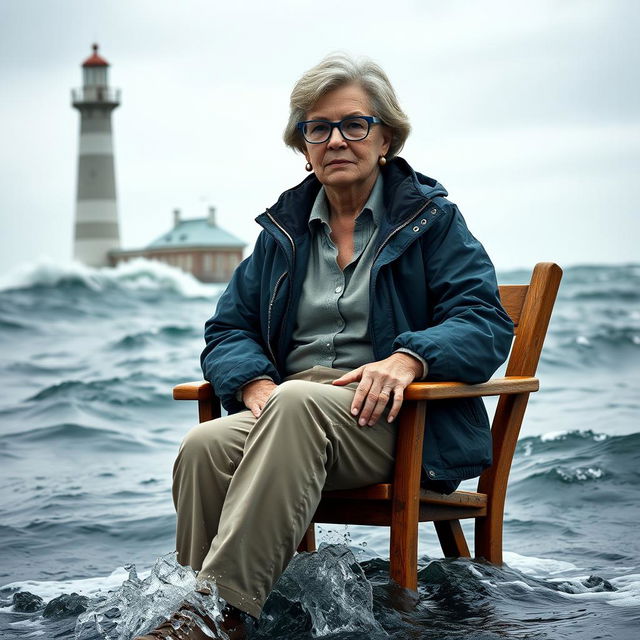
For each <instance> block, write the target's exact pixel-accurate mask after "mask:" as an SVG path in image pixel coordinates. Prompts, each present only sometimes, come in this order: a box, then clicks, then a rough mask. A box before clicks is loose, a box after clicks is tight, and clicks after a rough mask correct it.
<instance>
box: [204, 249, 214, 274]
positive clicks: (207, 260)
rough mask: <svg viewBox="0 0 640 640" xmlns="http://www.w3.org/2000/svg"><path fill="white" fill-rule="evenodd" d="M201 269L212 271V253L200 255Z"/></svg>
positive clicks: (206, 271)
mask: <svg viewBox="0 0 640 640" xmlns="http://www.w3.org/2000/svg"><path fill="white" fill-rule="evenodd" d="M202 270H203V271H204V272H205V273H210V272H211V271H213V254H212V253H205V254H203V256H202Z"/></svg>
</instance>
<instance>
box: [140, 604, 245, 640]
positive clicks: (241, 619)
mask: <svg viewBox="0 0 640 640" xmlns="http://www.w3.org/2000/svg"><path fill="white" fill-rule="evenodd" d="M254 623H255V618H253V617H252V616H250V615H249V614H247V613H244V611H240V609H236V607H233V606H232V605H230V604H227V605H225V606H224V607H223V609H222V611H221V612H220V619H219V620H214V619H213V618H211V617H210V616H209V615H207V614H206V613H202V612H201V611H198V610H197V609H196V608H195V607H194V606H193V605H192V604H191V603H189V602H183V603H182V604H181V605H180V608H179V609H178V610H177V611H176V612H175V613H174V614H173V615H172V616H171V617H170V618H169V619H168V620H166V621H165V622H163V623H162V624H160V625H159V626H158V627H156V628H155V629H154V630H153V631H149V633H147V634H145V635H143V636H137V637H136V638H134V640H211V638H228V640H245V638H248V634H249V632H250V631H251V629H252V628H253V624H254ZM202 627H205V628H206V629H207V630H208V631H209V635H207V633H205V631H203V628H202ZM221 632H222V633H224V635H221Z"/></svg>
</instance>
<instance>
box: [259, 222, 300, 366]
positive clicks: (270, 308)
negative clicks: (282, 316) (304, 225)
mask: <svg viewBox="0 0 640 640" xmlns="http://www.w3.org/2000/svg"><path fill="white" fill-rule="evenodd" d="M265 213H266V214H267V216H268V218H269V220H271V222H273V224H274V225H275V226H276V227H278V229H280V231H281V232H282V233H283V234H284V235H285V236H287V238H288V239H289V242H290V243H291V250H292V252H293V256H292V260H291V264H292V265H293V263H294V261H295V259H296V245H295V243H294V242H293V238H292V237H291V236H290V235H289V233H288V231H287V230H286V229H285V228H284V227H283V226H282V225H281V224H280V223H279V222H278V221H277V220H276V219H275V218H274V217H273V216H272V215H271V212H270V211H269V209H266V211H265ZM288 273H289V272H288V271H285V272H284V273H283V274H282V275H281V276H280V277H279V278H278V280H277V281H276V286H275V287H274V289H273V295H272V296H271V300H270V301H269V310H268V312H267V347H268V348H269V353H270V354H271V359H272V360H273V364H274V365H275V366H276V367H277V366H278V365H277V362H276V356H275V354H274V353H273V349H272V348H271V311H272V309H273V304H274V302H275V300H276V296H277V295H278V290H279V288H280V283H281V282H282V281H283V280H284V278H285V277H286V276H287V275H288ZM289 291H291V287H289ZM290 300H291V295H289V298H288V299H287V309H288V308H289V301H290Z"/></svg>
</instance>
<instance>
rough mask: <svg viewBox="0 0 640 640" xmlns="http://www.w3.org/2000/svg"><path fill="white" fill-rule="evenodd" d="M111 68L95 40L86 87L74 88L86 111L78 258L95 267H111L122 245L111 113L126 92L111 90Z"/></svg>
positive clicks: (82, 126)
mask: <svg viewBox="0 0 640 640" xmlns="http://www.w3.org/2000/svg"><path fill="white" fill-rule="evenodd" d="M108 67H109V63H108V62H107V61H106V60H105V59H104V58H102V57H101V56H100V55H98V45H97V44H94V45H93V54H92V55H91V56H90V57H89V58H87V59H86V60H85V61H84V63H83V64H82V80H83V82H82V88H81V89H74V90H73V91H72V92H71V100H72V104H73V106H74V107H75V108H76V109H77V110H78V111H79V112H80V148H79V153H78V192H77V197H76V217H75V241H74V247H73V257H74V259H75V260H78V261H80V262H83V263H84V264H87V265H90V266H93V267H102V266H106V265H108V264H109V256H108V253H109V251H111V250H112V249H118V248H119V247H120V233H119V230H118V206H117V201H116V179H115V171H114V162H113V139H112V135H111V112H112V111H113V110H114V109H115V108H116V107H118V106H119V105H120V90H119V89H111V88H109V84H108V79H107V69H108Z"/></svg>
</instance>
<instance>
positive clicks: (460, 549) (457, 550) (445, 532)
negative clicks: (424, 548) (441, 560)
mask: <svg viewBox="0 0 640 640" xmlns="http://www.w3.org/2000/svg"><path fill="white" fill-rule="evenodd" d="M433 524H434V526H435V528H436V533H437V534H438V540H440V546H441V547H442V552H443V553H444V555H445V557H446V558H470V557H471V553H470V552H469V547H468V545H467V541H466V540H465V538H464V533H463V532H462V527H461V526H460V520H441V521H439V522H434V523H433Z"/></svg>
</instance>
